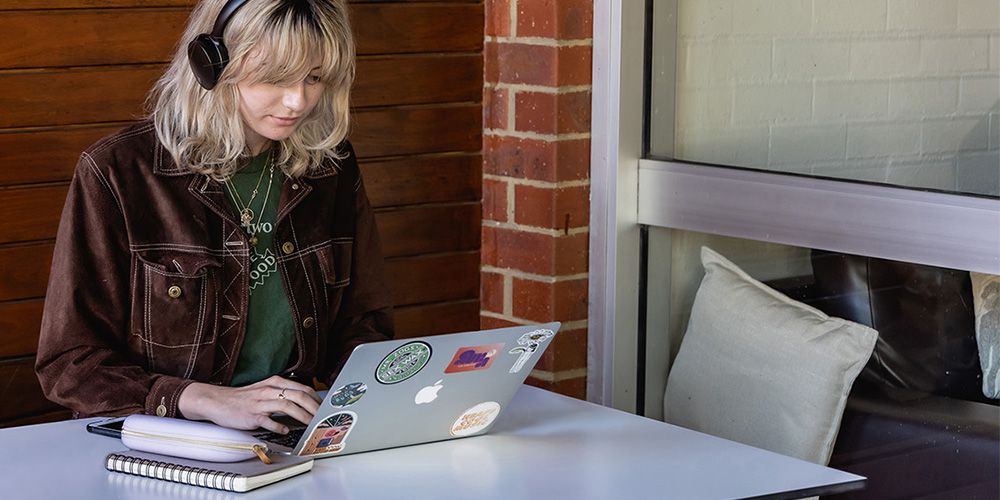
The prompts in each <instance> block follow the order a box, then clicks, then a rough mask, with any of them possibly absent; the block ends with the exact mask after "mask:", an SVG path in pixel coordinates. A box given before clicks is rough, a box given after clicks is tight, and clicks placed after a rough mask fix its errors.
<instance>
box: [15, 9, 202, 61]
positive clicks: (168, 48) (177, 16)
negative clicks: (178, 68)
mask: <svg viewBox="0 0 1000 500" xmlns="http://www.w3.org/2000/svg"><path fill="white" fill-rule="evenodd" d="M188 13H189V9H187V8H167V9H163V8H146V9H103V10H49V11H13V12H0V33H4V36H3V37H0V68H44V67H51V66H92V65H98V64H137V63H147V62H161V61H168V60H170V56H171V54H172V53H173V51H174V46H175V45H176V44H177V39H178V36H179V35H180V33H181V32H183V31H184V24H185V22H186V21H187V17H188ZM122 26H128V27H129V29H121V27H122Z"/></svg>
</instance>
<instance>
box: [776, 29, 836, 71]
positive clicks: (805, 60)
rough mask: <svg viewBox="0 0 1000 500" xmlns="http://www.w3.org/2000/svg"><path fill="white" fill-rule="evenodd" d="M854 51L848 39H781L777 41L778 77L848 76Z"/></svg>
mask: <svg viewBox="0 0 1000 500" xmlns="http://www.w3.org/2000/svg"><path fill="white" fill-rule="evenodd" d="M850 53H851V51H850V44H849V43H848V42H847V41H846V40H816V41H811V40H808V39H806V40H801V39H788V40H782V39H778V40H775V41H774V76H775V78H779V79H785V78H791V79H800V78H803V77H805V78H808V77H814V76H835V75H844V74H846V73H847V70H848V67H849V60H850Z"/></svg>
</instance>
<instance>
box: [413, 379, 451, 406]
mask: <svg viewBox="0 0 1000 500" xmlns="http://www.w3.org/2000/svg"><path fill="white" fill-rule="evenodd" d="M441 382H444V379H441V380H438V381H437V382H434V385H429V386H427V387H424V388H423V389H420V391H418V392H417V395H416V396H414V397H413V402H414V403H416V404H418V405H422V404H426V403H430V402H431V401H434V400H435V399H437V397H438V391H440V390H441V388H442V387H444V386H443V385H441Z"/></svg>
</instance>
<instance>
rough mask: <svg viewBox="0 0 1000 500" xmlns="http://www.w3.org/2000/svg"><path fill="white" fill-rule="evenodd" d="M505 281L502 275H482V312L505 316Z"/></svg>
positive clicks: (480, 286)
mask: <svg viewBox="0 0 1000 500" xmlns="http://www.w3.org/2000/svg"><path fill="white" fill-rule="evenodd" d="M503 280H504V276H503V275H502V274H498V273H487V272H483V273H480V275H479V300H480V306H479V307H480V310H482V311H490V312H495V313H498V314H503V288H504V287H503Z"/></svg>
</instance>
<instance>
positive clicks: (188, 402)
mask: <svg viewBox="0 0 1000 500" xmlns="http://www.w3.org/2000/svg"><path fill="white" fill-rule="evenodd" d="M212 389H215V387H213V386H211V385H210V384H205V383H202V382H194V383H191V384H189V385H188V386H187V387H185V388H184V390H183V391H181V395H180V397H179V398H178V399H177V411H178V412H180V414H181V417H184V418H186V419H188V420H205V419H206V418H207V417H206V416H205V415H204V414H203V413H202V411H201V410H202V409H203V407H204V400H205V396H206V391H211V390H212Z"/></svg>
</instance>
